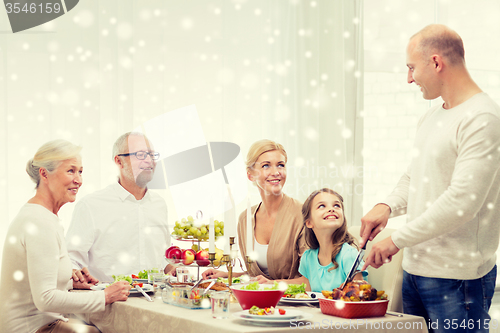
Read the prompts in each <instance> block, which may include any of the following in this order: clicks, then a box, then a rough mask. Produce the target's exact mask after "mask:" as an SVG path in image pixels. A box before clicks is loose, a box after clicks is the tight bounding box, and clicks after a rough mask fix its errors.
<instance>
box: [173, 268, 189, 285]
mask: <svg viewBox="0 0 500 333" xmlns="http://www.w3.org/2000/svg"><path fill="white" fill-rule="evenodd" d="M175 275H177V282H179V283H188V282H189V280H190V279H189V269H188V268H186V267H177V268H176V270H175Z"/></svg>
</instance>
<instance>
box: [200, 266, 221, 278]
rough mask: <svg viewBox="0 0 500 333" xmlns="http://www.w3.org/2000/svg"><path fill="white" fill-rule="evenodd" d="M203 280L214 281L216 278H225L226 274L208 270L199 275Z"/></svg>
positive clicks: (211, 269)
mask: <svg viewBox="0 0 500 333" xmlns="http://www.w3.org/2000/svg"><path fill="white" fill-rule="evenodd" d="M201 277H202V278H203V279H216V278H220V277H221V278H227V272H223V271H218V270H216V269H213V268H209V269H207V270H206V271H204V272H203V273H201Z"/></svg>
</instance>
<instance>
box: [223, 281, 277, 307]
mask: <svg viewBox="0 0 500 333" xmlns="http://www.w3.org/2000/svg"><path fill="white" fill-rule="evenodd" d="M245 286H246V285H244V284H241V285H238V286H231V290H232V291H233V295H234V297H236V299H237V300H238V302H239V303H240V305H241V308H242V309H243V310H248V309H250V308H251V307H252V306H254V305H255V306H258V307H259V308H269V307H271V306H274V307H275V306H276V304H278V302H279V300H280V299H281V297H282V296H283V294H284V290H279V289H273V290H263V289H264V288H270V287H273V285H272V284H261V285H260V290H245V289H241V288H242V287H245Z"/></svg>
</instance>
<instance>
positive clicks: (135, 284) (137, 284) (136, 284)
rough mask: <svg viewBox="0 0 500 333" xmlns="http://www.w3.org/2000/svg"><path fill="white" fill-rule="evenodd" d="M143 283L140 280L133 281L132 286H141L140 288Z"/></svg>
mask: <svg viewBox="0 0 500 333" xmlns="http://www.w3.org/2000/svg"><path fill="white" fill-rule="evenodd" d="M143 285H144V284H143V283H142V282H134V284H133V286H134V287H135V286H139V287H141V288H142V286H143Z"/></svg>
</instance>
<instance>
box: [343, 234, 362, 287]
mask: <svg viewBox="0 0 500 333" xmlns="http://www.w3.org/2000/svg"><path fill="white" fill-rule="evenodd" d="M367 243H368V240H366V242H365V245H364V246H363V248H361V249H360V250H359V252H358V255H357V256H356V260H354V263H353V264H352V266H351V269H350V270H349V274H347V277H346V278H345V281H344V283H342V284H341V285H340V287H339V288H340V290H343V289H344V287H345V286H346V284H347V283H349V282H351V281H352V279H354V276H355V275H356V273H358V272H359V271H358V266H359V264H360V263H361V260H362V259H363V255H364V253H365V250H366V244H367Z"/></svg>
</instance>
